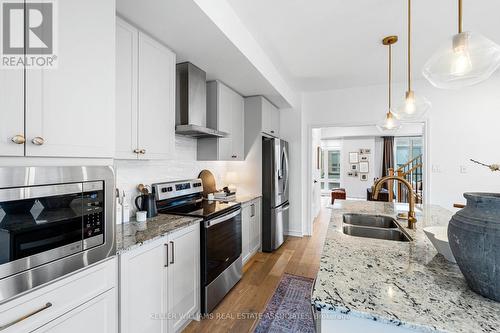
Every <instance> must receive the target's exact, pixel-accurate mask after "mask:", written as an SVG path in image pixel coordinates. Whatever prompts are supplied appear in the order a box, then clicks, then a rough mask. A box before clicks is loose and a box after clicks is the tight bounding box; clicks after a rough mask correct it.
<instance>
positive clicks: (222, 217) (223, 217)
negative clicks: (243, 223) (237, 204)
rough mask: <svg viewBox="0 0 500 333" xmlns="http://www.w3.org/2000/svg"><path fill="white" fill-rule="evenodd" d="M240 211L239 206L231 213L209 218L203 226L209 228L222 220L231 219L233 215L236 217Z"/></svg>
mask: <svg viewBox="0 0 500 333" xmlns="http://www.w3.org/2000/svg"><path fill="white" fill-rule="evenodd" d="M240 213H241V208H239V209H238V210H237V211H235V212H233V213H231V214H227V215H223V216H221V217H219V218H216V219H213V220H209V221H206V222H205V228H207V229H208V228H210V227H213V226H214V225H216V224H219V223H221V222H224V221H227V220H230V219H232V218H233V217H236V216H238V215H240Z"/></svg>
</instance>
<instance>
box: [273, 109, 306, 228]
mask: <svg viewBox="0 0 500 333" xmlns="http://www.w3.org/2000/svg"><path fill="white" fill-rule="evenodd" d="M280 112H281V124H280V136H281V138H282V139H283V140H286V141H288V144H289V150H290V151H289V155H290V156H289V159H290V194H289V195H290V210H289V212H290V222H289V230H288V234H289V235H292V236H302V235H303V234H310V231H308V230H306V227H307V225H306V224H305V223H303V221H307V220H308V218H306V215H305V214H306V213H307V212H306V209H305V208H306V207H307V205H306V204H305V200H310V199H308V198H309V197H308V196H307V194H306V193H305V189H306V188H307V186H306V184H307V183H308V182H309V180H310V175H307V174H304V172H305V170H306V169H308V168H307V163H309V161H310V159H308V158H307V159H306V158H304V156H305V155H303V152H304V151H308V150H307V149H306V150H304V149H303V147H302V145H303V144H304V141H305V140H303V128H302V112H301V110H300V108H298V109H282V110H280Z"/></svg>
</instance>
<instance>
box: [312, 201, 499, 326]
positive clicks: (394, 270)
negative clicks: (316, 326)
mask: <svg viewBox="0 0 500 333" xmlns="http://www.w3.org/2000/svg"><path fill="white" fill-rule="evenodd" d="M397 205H398V204H397ZM397 208H399V209H397ZM405 208H406V207H402V206H400V205H399V206H398V207H396V208H395V205H394V204H392V203H384V202H364V201H343V200H336V201H335V205H334V206H333V207H332V217H331V221H330V224H329V226H328V230H327V235H326V239H325V244H324V247H323V253H322V256H321V261H320V269H319V272H318V276H317V279H316V284H315V288H314V291H313V295H312V301H313V304H314V306H315V307H316V309H318V310H320V309H321V310H323V309H324V310H329V311H335V312H340V313H343V314H348V315H352V316H356V317H359V318H367V319H370V320H376V321H379V322H384V323H387V324H389V325H396V326H403V327H406V328H410V329H416V330H417V331H424V332H427V331H430V332H499V331H500V303H497V302H494V301H491V300H489V299H487V298H484V297H482V296H480V295H478V294H476V293H474V292H473V291H471V290H470V289H469V288H468V287H467V285H466V282H465V279H464V277H463V275H462V273H461V272H460V270H459V268H458V266H457V265H455V264H452V263H450V262H448V261H447V260H446V259H444V257H443V256H441V255H440V254H438V253H437V251H436V250H435V249H434V247H433V246H432V244H431V243H430V241H429V240H428V239H427V237H426V236H425V234H424V232H423V230H422V229H423V228H424V227H426V226H430V225H447V224H448V222H449V220H450V218H451V216H452V214H453V213H451V212H450V211H448V210H446V209H444V208H442V207H439V206H435V205H424V206H423V207H422V210H421V211H420V212H417V219H418V222H417V229H416V230H409V229H407V228H406V222H405V221H402V222H401V221H400V224H401V225H402V226H403V227H405V230H406V231H407V233H408V234H409V235H410V236H411V237H412V238H413V241H412V242H396V241H387V240H377V239H371V238H360V237H353V236H348V235H345V234H344V233H343V232H342V224H343V221H342V215H343V214H344V213H349V212H351V213H362V214H382V215H390V216H392V217H395V216H396V214H397V212H400V211H407V208H406V209H405Z"/></svg>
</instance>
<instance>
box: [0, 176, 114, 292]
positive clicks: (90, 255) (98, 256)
mask: <svg viewBox="0 0 500 333" xmlns="http://www.w3.org/2000/svg"><path fill="white" fill-rule="evenodd" d="M114 186H115V184H114V174H113V170H112V169H111V168H110V167H8V168H0V302H3V301H5V300H7V299H9V298H11V297H14V296H16V295H18V294H20V293H23V292H26V291H28V290H30V289H32V288H35V287H38V286H40V285H43V284H45V283H47V282H50V281H52V280H54V279H57V278H59V277H61V276H64V275H66V274H69V273H71V272H74V271H76V270H78V269H81V268H83V267H85V266H88V265H91V264H93V263H96V262H98V261H101V260H103V259H106V258H107V257H109V256H112V255H114V254H115V242H114V239H115V228H114V226H115V224H114V223H113V211H114V206H113V205H114Z"/></svg>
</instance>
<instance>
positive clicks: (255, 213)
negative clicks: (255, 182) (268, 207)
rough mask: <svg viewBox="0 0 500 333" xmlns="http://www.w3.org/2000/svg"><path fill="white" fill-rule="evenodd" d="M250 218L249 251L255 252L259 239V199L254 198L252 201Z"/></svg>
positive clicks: (258, 246) (257, 248)
mask: <svg viewBox="0 0 500 333" xmlns="http://www.w3.org/2000/svg"><path fill="white" fill-rule="evenodd" d="M251 207H252V212H251V213H252V218H251V221H252V222H251V231H250V235H251V241H250V252H252V253H254V252H257V251H258V250H259V248H260V239H261V236H260V235H261V219H260V216H261V212H260V199H256V200H255V201H254V202H253V203H252V206H251Z"/></svg>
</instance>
